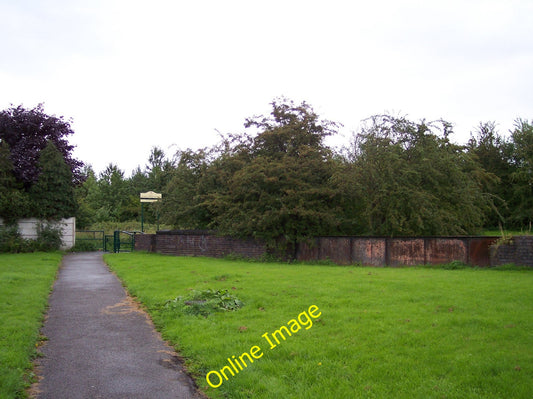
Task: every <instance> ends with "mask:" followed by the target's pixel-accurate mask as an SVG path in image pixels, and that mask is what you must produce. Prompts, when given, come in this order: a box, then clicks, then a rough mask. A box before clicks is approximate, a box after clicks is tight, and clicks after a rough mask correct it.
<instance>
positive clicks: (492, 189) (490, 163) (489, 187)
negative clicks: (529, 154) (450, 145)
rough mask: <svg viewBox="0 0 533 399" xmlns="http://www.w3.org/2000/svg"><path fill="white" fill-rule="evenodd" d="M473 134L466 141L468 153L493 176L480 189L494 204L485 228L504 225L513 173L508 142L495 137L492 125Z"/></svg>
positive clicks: (499, 136) (489, 124) (498, 135)
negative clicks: (489, 196) (487, 194)
mask: <svg viewBox="0 0 533 399" xmlns="http://www.w3.org/2000/svg"><path fill="white" fill-rule="evenodd" d="M474 133H475V134H471V137H470V140H469V142H468V147H467V148H468V154H470V155H471V156H473V157H474V159H475V160H476V161H477V162H479V164H480V165H481V167H482V168H483V169H485V170H486V171H487V172H488V173H489V174H491V175H492V176H493V177H494V178H492V179H487V180H485V181H483V184H484V187H483V190H484V191H485V192H487V193H489V195H491V196H492V200H493V203H494V205H495V206H494V207H493V208H492V209H490V210H488V211H487V215H486V216H487V221H486V227H498V226H501V225H503V224H505V223H506V221H507V220H508V218H509V216H510V213H511V209H510V207H509V203H510V199H511V193H512V181H511V174H512V173H513V171H514V170H515V167H513V165H512V163H511V156H512V148H511V143H510V142H509V141H508V140H506V139H505V138H504V137H503V136H501V135H500V134H498V132H497V130H496V124H495V123H494V122H485V123H480V124H479V126H478V127H477V129H476V130H475V132H474Z"/></svg>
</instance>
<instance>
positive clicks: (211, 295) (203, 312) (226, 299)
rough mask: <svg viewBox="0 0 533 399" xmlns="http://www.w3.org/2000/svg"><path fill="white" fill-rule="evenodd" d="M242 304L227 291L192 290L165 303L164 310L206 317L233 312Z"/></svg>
mask: <svg viewBox="0 0 533 399" xmlns="http://www.w3.org/2000/svg"><path fill="white" fill-rule="evenodd" d="M243 306H244V303H243V302H242V301H241V300H240V299H239V298H237V297H236V296H235V295H232V294H230V293H229V291H228V290H216V291H215V290H212V289H206V290H201V291H198V290H193V291H191V292H190V293H189V294H187V295H185V296H178V297H176V298H174V299H172V300H169V301H167V302H166V303H165V305H164V308H165V309H168V310H173V311H176V310H177V311H180V312H183V313H185V314H188V315H195V316H204V317H207V316H209V315H210V314H211V313H214V312H223V311H234V310H237V309H239V308H241V307H243Z"/></svg>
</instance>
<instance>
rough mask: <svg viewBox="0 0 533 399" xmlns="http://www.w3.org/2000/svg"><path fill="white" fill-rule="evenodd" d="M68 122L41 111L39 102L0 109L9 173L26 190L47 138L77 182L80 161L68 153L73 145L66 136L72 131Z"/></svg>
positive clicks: (0, 134) (34, 176) (34, 178)
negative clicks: (10, 164) (61, 156)
mask: <svg viewBox="0 0 533 399" xmlns="http://www.w3.org/2000/svg"><path fill="white" fill-rule="evenodd" d="M70 124H71V121H69V120H65V119H64V117H63V116H60V117H57V116H55V115H47V114H45V113H44V110H43V105H42V104H39V105H37V106H36V107H35V108H33V109H25V108H24V107H23V106H22V105H19V106H17V107H14V106H12V107H11V108H8V109H6V110H4V111H0V141H5V142H6V143H7V144H8V145H9V149H10V151H11V162H12V163H13V173H14V175H15V177H16V179H17V181H18V182H20V183H22V184H23V185H24V188H25V189H26V190H28V189H29V188H30V187H31V186H32V185H33V184H34V183H35V182H36V181H37V180H38V177H39V173H40V169H39V157H40V154H41V151H42V150H43V149H44V148H45V147H46V145H47V143H48V141H51V142H52V143H53V144H54V145H55V147H56V148H57V149H58V150H59V152H60V153H61V154H62V155H63V158H64V160H65V163H66V164H67V165H68V167H69V168H70V170H71V171H72V177H73V184H76V183H79V182H81V180H82V173H81V168H82V167H83V162H81V161H79V160H77V159H75V158H73V157H72V150H73V149H74V146H73V145H71V144H69V142H68V140H67V136H69V135H71V134H73V133H74V131H73V130H72V128H71V126H70Z"/></svg>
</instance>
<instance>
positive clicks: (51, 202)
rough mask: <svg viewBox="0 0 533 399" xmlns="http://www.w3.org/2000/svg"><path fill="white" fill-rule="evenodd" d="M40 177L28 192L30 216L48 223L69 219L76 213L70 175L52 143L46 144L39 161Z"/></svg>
mask: <svg viewBox="0 0 533 399" xmlns="http://www.w3.org/2000/svg"><path fill="white" fill-rule="evenodd" d="M39 168H40V174H39V177H38V180H37V182H35V184H34V185H33V186H32V187H31V189H30V197H31V201H32V205H33V207H34V210H33V211H32V215H33V216H35V217H37V218H41V219H49V220H60V219H63V218H69V217H72V216H73V215H75V214H76V208H77V204H76V200H75V197H74V188H73V186H72V172H71V170H70V169H69V167H68V166H67V165H66V163H65V161H64V160H63V156H62V155H61V153H60V152H59V151H58V150H57V148H56V147H55V145H54V143H52V142H51V141H49V142H48V144H47V146H46V147H45V148H44V150H42V151H41V154H40V158H39Z"/></svg>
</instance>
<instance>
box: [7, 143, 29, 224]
mask: <svg viewBox="0 0 533 399" xmlns="http://www.w3.org/2000/svg"><path fill="white" fill-rule="evenodd" d="M21 188H22V187H21V184H19V183H17V179H16V178H15V174H14V173H13V163H12V162H11V152H10V151H9V145H8V144H7V143H6V142H5V141H0V218H2V219H3V222H4V224H8V225H10V224H14V223H15V222H16V221H17V220H18V219H20V218H22V217H24V216H25V215H27V214H28V210H29V198H28V195H27V194H26V192H24V191H23V190H22V189H21Z"/></svg>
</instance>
